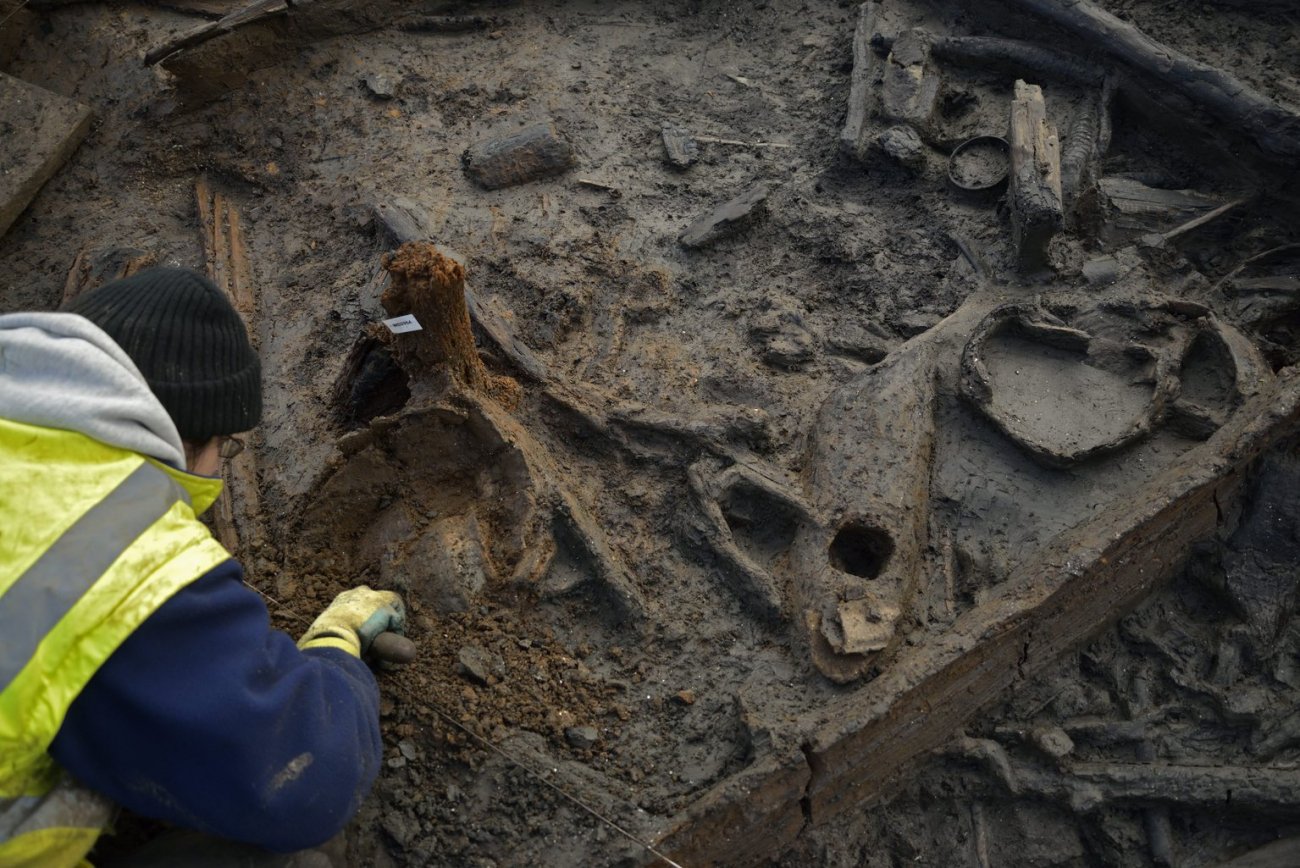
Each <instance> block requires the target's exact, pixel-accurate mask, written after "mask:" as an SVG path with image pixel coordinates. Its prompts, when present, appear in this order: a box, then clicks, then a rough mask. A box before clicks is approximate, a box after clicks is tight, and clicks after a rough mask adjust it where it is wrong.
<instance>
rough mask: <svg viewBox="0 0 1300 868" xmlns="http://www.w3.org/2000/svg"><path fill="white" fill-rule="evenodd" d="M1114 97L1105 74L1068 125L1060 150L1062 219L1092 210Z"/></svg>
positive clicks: (1107, 147) (1112, 85) (1111, 78)
mask: <svg viewBox="0 0 1300 868" xmlns="http://www.w3.org/2000/svg"><path fill="white" fill-rule="evenodd" d="M1114 96H1115V77H1114V76H1106V78H1105V80H1104V81H1103V82H1102V84H1101V86H1100V87H1099V88H1098V90H1097V93H1096V95H1095V96H1094V97H1093V98H1092V99H1090V100H1087V101H1086V102H1084V104H1083V105H1081V106H1080V107H1079V113H1078V114H1077V115H1076V116H1075V118H1074V122H1073V123H1071V124H1070V132H1069V134H1068V135H1067V136H1066V138H1065V144H1064V146H1063V147H1062V149H1061V196H1062V198H1063V200H1064V203H1065V208H1066V220H1067V221H1070V220H1073V219H1076V218H1077V217H1078V216H1079V212H1080V211H1082V210H1084V209H1086V208H1092V209H1093V210H1095V199H1096V196H1095V190H1096V184H1097V175H1098V171H1099V168H1100V165H1101V159H1102V157H1104V156H1106V152H1107V151H1108V150H1110V136H1111V122H1110V114H1111V103H1112V102H1113V100H1114Z"/></svg>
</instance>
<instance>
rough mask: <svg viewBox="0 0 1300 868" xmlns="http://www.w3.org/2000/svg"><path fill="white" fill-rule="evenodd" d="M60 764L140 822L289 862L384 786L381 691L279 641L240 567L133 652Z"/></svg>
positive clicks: (79, 721)
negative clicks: (251, 847) (282, 855)
mask: <svg viewBox="0 0 1300 868" xmlns="http://www.w3.org/2000/svg"><path fill="white" fill-rule="evenodd" d="M50 754H51V755H52V756H53V757H54V759H55V760H56V761H58V763H59V764H60V765H62V766H63V767H64V768H65V769H67V770H68V771H69V772H71V773H72V774H73V775H74V776H75V777H77V778H78V779H79V780H81V781H82V782H83V783H85V784H86V785H88V786H90V787H92V788H93V789H96V790H98V791H100V792H101V793H103V794H104V795H106V796H109V797H110V798H112V799H114V800H115V801H117V802H118V803H119V804H121V805H123V806H124V807H126V808H129V809H130V810H132V811H135V812H136V813H138V814H142V815H144V816H147V817H154V818H156V819H160V820H167V821H169V822H172V823H175V824H177V825H181V826H185V827H188V828H192V829H199V830H201V831H204V832H208V833H211V834H215V835H219V836H221V837H223V838H229V839H232V840H236V841H245V842H248V843H252V844H258V845H260V846H262V847H266V848H268V849H271V850H277V851H281V852H291V851H294V850H301V849H305V848H308V847H313V846H315V845H317V844H320V843H322V842H324V841H326V840H328V839H330V838H331V837H333V836H334V835H335V834H337V833H338V832H339V831H340V830H342V828H343V827H344V826H345V825H346V824H347V822H348V820H350V819H351V818H352V815H353V814H354V813H356V811H357V809H358V808H359V807H360V806H361V801H362V800H363V799H364V798H365V796H366V794H367V793H368V792H369V791H370V787H371V786H372V785H373V784H374V781H375V777H376V775H377V774H378V772H379V763H380V760H381V758H382V754H383V744H382V742H381V739H380V734H379V689H378V686H377V685H376V684H375V678H374V675H372V674H371V672H370V670H369V668H367V667H366V665H365V664H364V663H362V662H361V661H359V660H357V659H356V658H354V657H352V656H351V655H349V654H347V653H346V652H343V651H339V650H337V649H332V648H323V649H315V650H311V651H307V652H301V651H299V650H298V649H297V647H296V646H295V645H294V642H293V640H292V639H290V638H289V637H288V636H287V635H285V634H284V633H281V632H279V631H276V630H272V629H271V626H270V618H269V616H268V614H267V610H266V606H265V604H263V602H262V599H261V598H260V597H259V596H258V595H257V594H256V593H255V592H254V591H252V590H251V589H249V588H247V587H245V586H244V584H243V570H242V568H241V567H240V566H239V564H238V563H237V562H235V561H233V560H231V561H226V562H225V563H224V564H221V565H219V566H218V567H216V568H215V569H213V570H212V571H211V572H209V573H208V574H206V575H205V576H203V577H202V578H200V579H199V580H198V581H196V582H194V583H193V584H191V585H189V586H187V587H186V588H184V589H182V590H181V591H180V592H178V593H177V594H176V595H175V596H174V597H172V599H170V600H168V601H167V602H166V603H164V604H163V605H162V606H161V607H159V609H158V610H157V611H156V612H154V614H153V615H151V616H150V617H149V618H148V619H147V620H146V621H145V622H144V623H143V624H141V625H140V627H139V628H137V629H136V631H135V632H134V633H132V634H131V636H130V637H128V638H127V640H126V641H125V642H123V643H122V645H121V646H120V647H119V648H118V650H117V651H115V652H114V653H113V655H112V656H111V657H110V658H109V659H108V660H107V661H106V662H105V663H104V665H103V666H102V667H101V668H100V669H99V671H98V672H96V673H95V675H94V677H92V678H91V680H90V683H89V684H87V685H86V687H85V689H84V690H83V691H82V693H81V695H80V696H78V697H77V699H76V700H75V701H74V702H73V703H72V706H71V708H70V709H69V710H68V714H67V717H66V718H65V719H64V721H63V725H62V727H61V728H60V729H59V734H58V736H57V737H56V738H55V740H54V743H53V744H52V745H51V746H50Z"/></svg>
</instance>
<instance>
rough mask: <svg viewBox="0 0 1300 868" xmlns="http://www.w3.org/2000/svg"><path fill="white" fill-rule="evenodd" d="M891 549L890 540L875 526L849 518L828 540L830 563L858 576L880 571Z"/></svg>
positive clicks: (867, 576) (878, 573)
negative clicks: (848, 521)
mask: <svg viewBox="0 0 1300 868" xmlns="http://www.w3.org/2000/svg"><path fill="white" fill-rule="evenodd" d="M893 553H894V541H893V540H892V539H891V538H890V536H889V534H887V533H885V532H884V531H883V530H880V529H879V528H874V527H871V526H869V525H865V524H860V523H857V522H850V523H849V524H846V525H844V526H843V527H842V528H840V530H839V533H837V534H835V539H833V540H831V546H830V550H829V552H828V554H829V555H830V559H831V566H832V567H834V568H835V569H837V570H839V571H840V572H842V573H848V574H849V575H851V576H857V577H859V578H862V579H874V578H875V577H876V576H878V575H880V572H881V570H883V569H884V568H885V564H887V563H889V558H890V556H891V555H892V554H893Z"/></svg>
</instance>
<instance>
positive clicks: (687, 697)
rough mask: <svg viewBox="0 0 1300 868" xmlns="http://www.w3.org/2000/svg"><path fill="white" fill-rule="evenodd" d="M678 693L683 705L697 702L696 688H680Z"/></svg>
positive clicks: (678, 698) (678, 699)
mask: <svg viewBox="0 0 1300 868" xmlns="http://www.w3.org/2000/svg"><path fill="white" fill-rule="evenodd" d="M676 695H677V701H678V702H680V703H681V704H682V705H694V704H695V691H694V690H679V691H677V694H676Z"/></svg>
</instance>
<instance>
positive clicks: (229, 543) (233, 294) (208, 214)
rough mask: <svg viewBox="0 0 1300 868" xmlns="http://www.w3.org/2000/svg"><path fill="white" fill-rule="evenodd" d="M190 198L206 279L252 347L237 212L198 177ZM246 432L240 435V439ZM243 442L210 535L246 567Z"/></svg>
mask: <svg viewBox="0 0 1300 868" xmlns="http://www.w3.org/2000/svg"><path fill="white" fill-rule="evenodd" d="M194 198H195V202H196V204H197V206H198V214H199V239H200V241H201V242H202V247H203V258H204V266H205V268H206V270H207V273H208V277H209V278H210V279H211V280H212V282H213V283H215V284H216V285H217V287H218V288H220V289H221V291H222V292H224V293H225V294H226V297H227V298H229V299H230V303H231V304H232V305H234V307H235V310H237V311H239V314H240V316H241V317H243V320H244V325H245V326H246V327H247V328H248V334H249V338H250V340H251V341H252V343H253V348H254V349H256V348H257V345H258V343H259V340H258V337H259V332H258V329H257V321H256V314H257V304H256V295H255V290H254V287H253V279H252V273H251V269H250V266H249V261H248V252H247V250H246V249H245V246H244V232H243V226H242V224H241V222H240V217H239V210H238V209H237V208H236V207H235V204H234V203H233V202H231V201H230V200H229V199H227V198H226V197H225V196H223V195H222V194H221V193H218V192H216V191H214V190H213V189H212V187H211V186H210V185H209V184H208V182H207V181H206V180H204V179H202V178H200V179H199V181H198V182H197V183H196V184H195V186H194ZM248 436H249V435H245V439H246V443H247V438H248ZM247 446H248V448H245V449H244V451H243V452H241V453H240V454H239V455H237V456H236V457H235V458H233V459H231V460H229V461H226V462H225V463H224V464H223V465H222V469H221V476H222V479H223V480H224V481H225V491H224V493H223V496H222V497H220V498H218V499H217V502H216V504H214V505H213V511H212V516H213V518H212V523H213V533H214V535H215V536H216V538H217V541H218V542H220V543H221V544H222V545H223V546H225V548H226V550H227V551H229V552H230V553H232V554H234V555H236V556H238V557H239V559H240V561H241V562H243V564H244V565H245V568H246V569H247V568H249V567H250V566H251V565H252V564H253V563H255V561H254V559H253V558H252V557H251V555H252V554H253V553H255V552H256V551H257V550H258V548H260V547H261V544H262V526H261V495H260V494H259V492H258V482H257V451H256V449H254V448H252V444H247Z"/></svg>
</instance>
